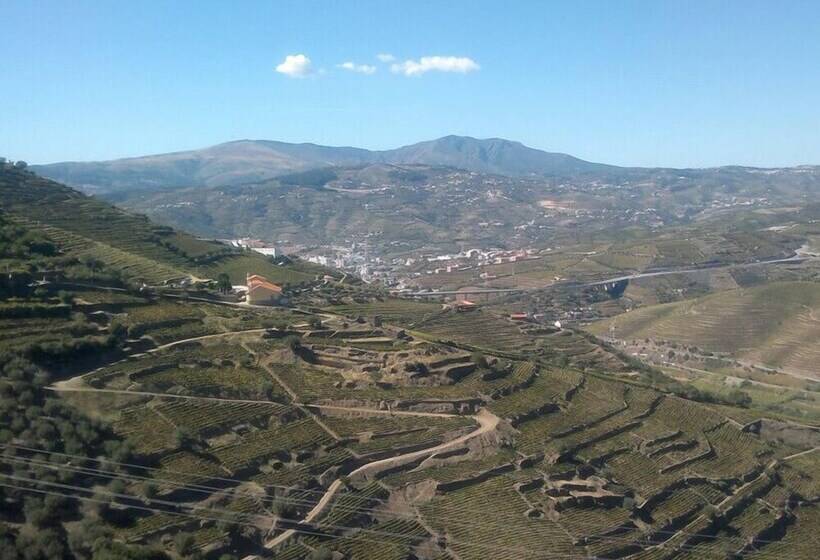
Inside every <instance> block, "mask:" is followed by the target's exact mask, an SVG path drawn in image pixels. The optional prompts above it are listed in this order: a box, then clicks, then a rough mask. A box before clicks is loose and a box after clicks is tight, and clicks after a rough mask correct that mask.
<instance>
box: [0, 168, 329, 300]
mask: <svg viewBox="0 0 820 560" xmlns="http://www.w3.org/2000/svg"><path fill="white" fill-rule="evenodd" d="M0 201H2V202H0V205H1V206H0V208H2V210H3V211H4V212H7V213H8V214H9V215H10V216H11V218H12V219H14V220H17V221H19V222H20V223H22V224H24V225H26V226H27V227H31V228H33V229H36V230H38V231H42V232H44V233H46V234H47V235H48V236H49V237H51V238H53V239H54V240H55V241H56V242H57V243H59V244H60V246H61V248H62V250H63V251H64V252H65V254H67V255H70V256H74V257H77V258H80V259H89V258H93V259H96V260H97V261H99V262H102V263H103V264H104V265H105V266H106V267H108V268H110V269H112V270H118V271H119V272H120V273H121V274H122V275H123V276H124V277H126V278H129V279H132V280H135V281H141V282H146V283H149V284H163V283H165V282H167V281H170V280H175V279H180V278H185V277H189V276H192V277H199V278H208V277H210V278H215V277H216V276H217V275H218V274H219V273H221V272H225V273H227V274H229V276H230V277H231V279H232V281H233V282H234V283H239V282H241V281H243V280H244V278H245V274H246V273H248V272H253V273H254V274H262V275H264V276H266V277H268V278H269V279H271V280H272V281H274V282H280V283H299V282H307V281H310V280H312V279H313V278H314V277H315V275H316V274H317V273H320V272H321V270H322V269H320V268H318V267H312V266H309V265H301V264H299V265H288V266H277V265H275V264H273V263H272V262H270V261H269V260H268V259H266V258H264V257H263V256H262V255H253V254H241V253H237V252H235V251H232V250H231V249H229V248H228V247H226V246H225V245H221V244H219V243H214V242H208V241H202V240H197V239H195V238H193V237H191V236H189V235H187V234H183V233H180V232H176V231H174V230H172V229H171V228H168V227H164V226H158V225H155V224H152V223H151V222H149V221H148V219H147V218H146V217H145V216H142V215H137V214H130V213H128V212H125V211H123V210H120V209H118V208H115V207H114V206H111V205H109V204H106V203H104V202H101V201H100V200H98V199H96V198H92V197H87V196H84V195H82V194H80V193H78V192H77V191H74V190H72V189H70V188H68V187H65V186H63V185H60V184H59V183H55V182H53V181H49V180H47V179H43V178H40V177H37V176H36V175H31V174H27V173H24V172H19V171H14V170H8V169H5V170H3V174H2V176H1V177H0ZM56 209H59V211H55V210H56Z"/></svg>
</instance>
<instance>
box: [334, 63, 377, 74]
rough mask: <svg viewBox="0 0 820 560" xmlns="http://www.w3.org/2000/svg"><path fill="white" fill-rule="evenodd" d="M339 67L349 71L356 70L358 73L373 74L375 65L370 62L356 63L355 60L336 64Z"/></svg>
mask: <svg viewBox="0 0 820 560" xmlns="http://www.w3.org/2000/svg"><path fill="white" fill-rule="evenodd" d="M338 66H339V68H343V69H345V70H349V71H351V72H358V73H359V74H375V73H376V67H375V66H371V65H370V64H356V63H355V62H342V63H341V64H339V65H338Z"/></svg>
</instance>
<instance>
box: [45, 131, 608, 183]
mask: <svg viewBox="0 0 820 560" xmlns="http://www.w3.org/2000/svg"><path fill="white" fill-rule="evenodd" d="M374 163H391V164H423V165H444V166H450V167H455V168H459V169H465V170H468V171H476V172H482V173H494V174H499V175H508V176H514V177H515V176H525V175H536V176H573V175H578V174H585V173H596V172H607V171H615V170H618V169H621V168H618V167H615V166H610V165H604V164H600V163H592V162H588V161H584V160H582V159H578V158H576V157H573V156H570V155H567V154H562V153H553V152H545V151H542V150H537V149H534V148H529V147H527V146H525V145H523V144H521V143H520V142H513V141H510V140H504V139H500V138H490V139H477V138H471V137H467V136H445V137H443V138H439V139H437V140H430V141H426V142H419V143H417V144H412V145H409V146H403V147H401V148H396V149H393V150H382V151H373V150H365V149H362V148H354V147H332V146H321V145H318V144H310V143H304V144H292V143H287V142H278V141H273V140H236V141H233V142H227V143H224V144H218V145H216V146H211V147H208V148H204V149H201V150H190V151H182V152H172V153H167V154H157V155H149V156H142V157H133V158H125V159H117V160H110V161H100V162H63V163H53V164H48V165H36V166H32V167H33V169H34V170H35V171H36V172H37V173H40V174H42V175H44V176H46V177H49V178H51V179H54V180H57V181H61V182H64V183H67V184H70V185H72V186H76V187H80V188H82V189H83V190H86V191H87V192H95V191H99V192H111V191H117V190H121V189H135V188H138V189H154V188H169V187H189V186H199V185H204V186H228V185H236V184H241V183H248V182H254V181H262V180H266V179H270V178H273V177H276V176H279V175H283V174H287V173H293V172H296V171H305V170H309V169H317V168H322V167H330V166H356V165H366V164H374Z"/></svg>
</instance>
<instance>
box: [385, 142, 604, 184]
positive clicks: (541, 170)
mask: <svg viewBox="0 0 820 560" xmlns="http://www.w3.org/2000/svg"><path fill="white" fill-rule="evenodd" d="M384 154H385V159H386V161H388V162H390V163H398V164H402V163H404V164H407V163H416V164H425V165H447V166H450V167H456V168H459V169H466V170H468V171H480V172H482V173H497V174H499V175H508V176H521V175H576V174H579V173H589V172H595V171H605V170H610V169H617V168H616V167H614V166H610V165H603V164H600V163H590V162H588V161H584V160H582V159H578V158H576V157H573V156H570V155H567V154H560V153H552V152H544V151H542V150H536V149H533V148H529V147H527V146H525V145H524V144H521V143H520V142H511V141H510V140H503V139H501V138H489V139H486V140H478V139H476V138H470V137H468V136H445V137H444V138H439V139H438V140H431V141H429V142H419V143H418V144H413V145H411V146H404V147H403V148H398V149H396V150H391V151H389V152H384Z"/></svg>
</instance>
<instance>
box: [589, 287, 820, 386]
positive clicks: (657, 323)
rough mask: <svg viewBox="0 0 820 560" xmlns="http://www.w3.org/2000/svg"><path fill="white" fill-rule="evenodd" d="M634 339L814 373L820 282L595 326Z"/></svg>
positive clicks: (646, 311) (661, 308)
mask: <svg viewBox="0 0 820 560" xmlns="http://www.w3.org/2000/svg"><path fill="white" fill-rule="evenodd" d="M613 326H614V333H615V336H616V337H617V338H619V339H624V340H632V339H643V338H655V339H662V340H673V341H675V342H677V343H678V344H681V345H685V346H690V345H691V346H696V347H698V348H702V349H704V350H706V351H711V352H725V353H731V354H732V355H733V356H735V357H737V358H740V359H743V360H747V361H750V362H754V363H761V364H764V365H766V366H769V367H774V368H785V369H787V370H790V371H794V372H797V373H799V374H801V375H806V376H814V375H815V374H816V364H817V362H818V360H820V345H817V344H815V343H814V342H815V341H816V340H818V338H820V286H818V285H817V284H813V283H773V284H767V285H765V286H760V287H754V288H747V289H738V290H731V291H727V292H721V293H719V294H713V295H709V296H705V297H703V298H697V299H695V300H689V301H682V302H677V303H669V304H663V305H656V306H650V307H645V308H643V309H637V310H635V311H633V312H630V313H629V314H626V315H620V316H618V317H617V318H613V319H606V320H604V321H601V322H599V323H596V324H594V325H592V327H591V329H590V330H591V331H592V332H594V333H596V334H599V335H607V334H609V331H610V327H613Z"/></svg>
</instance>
